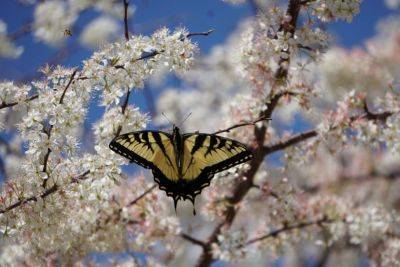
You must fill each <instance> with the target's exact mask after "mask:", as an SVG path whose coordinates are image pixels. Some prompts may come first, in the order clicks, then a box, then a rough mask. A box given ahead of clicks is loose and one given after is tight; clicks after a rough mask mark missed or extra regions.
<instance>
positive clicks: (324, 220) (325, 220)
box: [242, 217, 337, 247]
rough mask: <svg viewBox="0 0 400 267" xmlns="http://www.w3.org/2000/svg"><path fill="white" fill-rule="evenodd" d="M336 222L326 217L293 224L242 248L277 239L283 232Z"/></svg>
mask: <svg viewBox="0 0 400 267" xmlns="http://www.w3.org/2000/svg"><path fill="white" fill-rule="evenodd" d="M336 221H337V220H332V219H328V218H327V217H324V218H322V219H319V220H315V221H309V222H300V223H296V224H292V225H284V226H282V227H281V228H278V229H276V230H273V231H271V232H269V233H267V234H265V235H262V236H259V237H256V238H252V239H250V240H248V241H247V242H246V243H245V244H243V245H242V247H243V246H248V245H251V244H254V243H257V242H260V241H263V240H265V239H268V238H271V237H276V236H278V235H279V234H281V233H283V232H287V231H292V230H295V229H302V228H306V227H309V226H313V225H322V224H323V223H333V222H336Z"/></svg>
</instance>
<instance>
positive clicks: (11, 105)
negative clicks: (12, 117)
mask: <svg viewBox="0 0 400 267" xmlns="http://www.w3.org/2000/svg"><path fill="white" fill-rule="evenodd" d="M38 97H39V95H38V94H36V95H33V96H30V97H28V98H27V99H26V100H25V101H31V100H34V99H36V98H38ZM19 103H20V102H11V103H1V104H0V109H3V108H9V107H13V106H15V105H18V104H19Z"/></svg>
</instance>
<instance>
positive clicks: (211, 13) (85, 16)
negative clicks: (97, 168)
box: [0, 0, 394, 147]
mask: <svg viewBox="0 0 400 267" xmlns="http://www.w3.org/2000/svg"><path fill="white" fill-rule="evenodd" d="M122 2H123V1H122V0H121V5H122ZM131 2H132V3H134V4H135V5H136V12H135V14H134V16H133V17H132V18H130V19H129V23H130V31H131V32H133V33H135V34H151V33H152V32H153V31H154V30H155V29H157V28H159V27H163V26H167V27H169V28H175V27H179V26H184V27H186V28H188V30H189V31H191V32H199V31H206V30H209V29H215V32H214V33H213V34H212V35H210V36H208V37H203V36H200V37H197V38H196V39H195V41H196V42H197V43H198V44H199V47H200V53H203V54H205V53H207V52H209V50H210V49H211V48H212V47H213V46H215V45H216V44H221V43H223V42H224V40H225V39H226V38H227V37H228V36H229V35H230V33H231V32H232V31H234V30H235V29H236V27H237V24H238V23H239V22H240V21H241V20H242V19H244V18H246V17H249V16H251V15H253V10H252V8H251V6H250V5H248V4H243V5H237V6H234V5H230V4H226V3H224V2H223V1H222V0H202V1H198V0H168V1H165V0H135V1H133V0H131ZM392 13H394V12H393V11H391V10H389V9H387V8H386V7H385V5H384V1H383V0H375V1H366V0H365V1H363V3H362V5H361V12H360V14H359V15H357V16H356V17H355V18H354V21H353V22H352V23H351V24H348V23H346V22H334V23H330V24H328V30H329V31H330V32H331V33H332V34H333V35H334V36H335V42H336V43H338V44H340V45H343V46H345V47H353V46H361V45H362V44H363V42H364V41H365V40H366V39H368V38H370V37H371V36H373V35H374V33H375V28H376V24H377V22H378V21H379V20H381V19H382V18H384V17H386V16H388V15H390V14H392ZM97 15H98V13H97V12H96V11H93V10H90V11H85V12H83V13H82V14H81V15H80V17H79V19H78V21H77V22H76V24H75V27H76V28H78V30H77V31H76V32H79V29H82V28H84V26H85V25H86V24H87V23H88V22H90V21H91V20H92V19H93V18H95V17H96V16H97ZM0 19H1V20H3V21H4V22H6V23H7V25H8V32H9V33H13V32H15V31H17V30H18V29H19V28H20V27H21V25H24V24H26V23H27V22H29V21H32V19H33V6H29V5H22V4H20V3H19V2H18V1H17V0H2V1H0ZM122 25H123V21H122V20H121V38H123V32H122V28H123V27H122ZM74 31H75V30H74ZM77 37H78V33H77V34H75V35H73V36H72V37H71V38H69V39H68V41H67V43H66V45H67V46H69V47H72V49H71V50H70V51H69V53H68V55H67V56H66V57H65V58H64V59H63V60H61V61H60V62H59V64H62V65H65V66H70V67H73V66H80V65H81V62H82V60H84V59H87V58H88V57H90V55H91V54H92V53H93V51H92V50H88V49H86V48H84V47H81V46H80V45H79V44H78V42H77ZM16 44H17V45H22V46H24V49H25V51H24V53H23V54H22V56H21V57H20V58H18V59H15V60H13V59H0V81H1V80H5V79H7V80H17V81H21V80H30V79H32V78H33V77H35V75H36V76H37V75H38V72H37V69H38V68H39V67H40V66H43V65H44V64H45V63H46V62H48V61H49V60H51V59H54V56H55V55H56V54H57V52H58V50H59V49H58V48H54V47H50V46H47V45H45V44H42V43H39V42H37V41H35V40H34V38H33V36H32V35H30V34H27V35H24V36H22V37H21V38H18V39H17V40H16ZM200 56H201V55H200ZM176 83H179V81H177V80H176V79H170V80H169V84H176ZM151 89H152V90H151V91H152V92H153V94H154V97H155V98H157V95H158V94H159V93H160V92H161V91H162V90H163V88H151ZM130 102H131V104H135V105H136V106H139V107H140V108H141V110H143V111H145V112H146V111H149V109H148V106H147V104H146V101H145V98H144V95H143V91H140V92H134V93H133V95H132V97H131V100H130ZM102 111H103V110H102V109H101V108H99V107H98V106H97V105H95V104H93V105H91V106H90V110H89V118H88V120H87V121H86V122H85V127H86V129H91V127H92V126H91V125H92V123H93V122H94V121H96V120H97V119H98V118H99V117H100V116H101V115H102ZM300 125H302V123H301V122H300V123H297V125H296V128H298V127H299V126H300ZM150 127H152V126H151V125H150ZM89 147H90V146H89Z"/></svg>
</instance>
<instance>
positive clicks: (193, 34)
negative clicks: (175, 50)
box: [182, 29, 214, 40]
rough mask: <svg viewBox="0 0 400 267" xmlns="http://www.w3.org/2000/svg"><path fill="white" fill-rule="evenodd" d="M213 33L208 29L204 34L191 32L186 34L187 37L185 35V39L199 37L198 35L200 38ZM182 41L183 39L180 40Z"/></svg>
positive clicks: (212, 30)
mask: <svg viewBox="0 0 400 267" xmlns="http://www.w3.org/2000/svg"><path fill="white" fill-rule="evenodd" d="M213 32H214V29H210V30H208V31H206V32H191V33H188V34H187V35H186V38H190V37H193V36H199V35H201V36H208V35H210V34H211V33H213ZM182 40H183V39H182Z"/></svg>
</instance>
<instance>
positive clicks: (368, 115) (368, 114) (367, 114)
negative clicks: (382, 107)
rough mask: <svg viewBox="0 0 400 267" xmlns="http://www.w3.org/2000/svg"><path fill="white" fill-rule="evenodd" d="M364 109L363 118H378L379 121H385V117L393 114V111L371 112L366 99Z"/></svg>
mask: <svg viewBox="0 0 400 267" xmlns="http://www.w3.org/2000/svg"><path fill="white" fill-rule="evenodd" d="M364 111H365V118H367V119H368V120H380V121H386V119H387V118H388V117H390V116H392V115H393V112H389V111H386V112H382V113H372V112H371V111H370V110H369V108H368V104H367V101H366V100H364Z"/></svg>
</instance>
